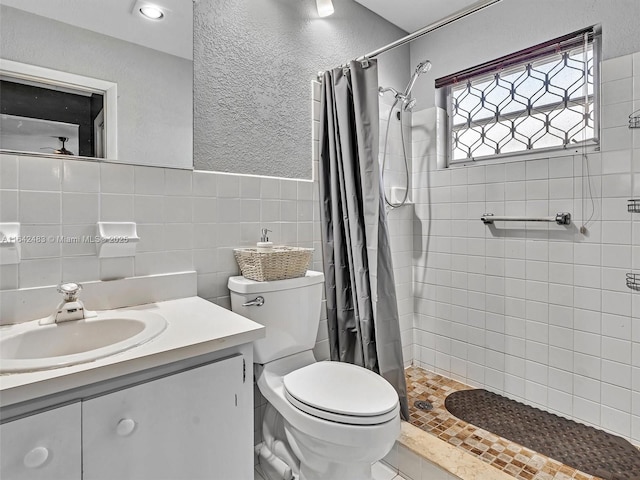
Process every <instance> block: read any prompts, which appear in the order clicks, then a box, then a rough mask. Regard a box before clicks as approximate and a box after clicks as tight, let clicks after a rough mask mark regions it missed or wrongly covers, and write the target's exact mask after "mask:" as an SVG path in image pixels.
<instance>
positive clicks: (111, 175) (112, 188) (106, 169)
mask: <svg viewBox="0 0 640 480" xmlns="http://www.w3.org/2000/svg"><path fill="white" fill-rule="evenodd" d="M100 192H101V193H128V194H132V193H133V192H134V167H133V166H132V165H120V164H116V163H101V164H100Z"/></svg>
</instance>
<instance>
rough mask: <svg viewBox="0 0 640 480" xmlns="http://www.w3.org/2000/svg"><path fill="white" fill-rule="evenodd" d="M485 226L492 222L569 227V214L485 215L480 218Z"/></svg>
mask: <svg viewBox="0 0 640 480" xmlns="http://www.w3.org/2000/svg"><path fill="white" fill-rule="evenodd" d="M480 220H482V221H483V222H484V224H485V225H493V222H496V221H498V222H556V223H557V224H558V225H571V214H570V213H567V212H559V213H556V216H555V217H505V216H500V215H494V214H493V213H485V214H484V215H482V216H481V217H480Z"/></svg>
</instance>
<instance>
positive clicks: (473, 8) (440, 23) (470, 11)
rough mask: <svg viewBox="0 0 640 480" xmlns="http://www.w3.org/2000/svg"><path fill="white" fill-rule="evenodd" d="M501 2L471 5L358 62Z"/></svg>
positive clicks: (359, 60) (485, 0)
mask: <svg viewBox="0 0 640 480" xmlns="http://www.w3.org/2000/svg"><path fill="white" fill-rule="evenodd" d="M500 1H501V0H482V1H480V2H476V3H474V4H473V5H470V6H469V7H467V8H465V9H463V10H460V11H458V12H456V13H453V14H451V15H449V16H448V17H445V18H443V19H442V20H438V21H437V22H434V23H432V24H430V25H427V26H426V27H424V28H421V29H420V30H416V31H415V32H413V33H410V34H409V35H407V36H406V37H402V38H400V39H398V40H396V41H395V42H392V43H390V44H389V45H385V46H384V47H381V48H379V49H377V50H374V51H373V52H371V53H368V54H366V55H363V56H361V57H358V58H357V59H356V61H358V62H361V61H363V60H365V59H371V58H374V57H377V56H378V55H380V54H381V53H384V52H388V51H389V50H393V49H394V48H397V47H401V46H402V45H406V44H407V43H409V42H412V41H414V40H415V39H416V38H419V37H421V36H423V35H426V34H427V33H431V32H433V31H434V30H437V29H438V28H441V27H444V26H445V25H449V24H450V23H453V22H456V21H458V20H460V19H462V18H464V17H466V16H468V15H471V14H473V13H476V12H479V11H480V10H482V9H484V8H487V7H489V6H491V5H493V4H494V3H498V2H500Z"/></svg>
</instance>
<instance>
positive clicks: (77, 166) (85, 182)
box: [62, 160, 100, 193]
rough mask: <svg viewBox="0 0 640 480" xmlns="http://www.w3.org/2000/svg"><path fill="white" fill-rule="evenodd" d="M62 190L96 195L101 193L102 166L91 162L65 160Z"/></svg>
mask: <svg viewBox="0 0 640 480" xmlns="http://www.w3.org/2000/svg"><path fill="white" fill-rule="evenodd" d="M62 190H63V191H65V192H83V193H94V192H99V191H100V164H99V163H96V162H89V161H78V160H64V161H63V174H62Z"/></svg>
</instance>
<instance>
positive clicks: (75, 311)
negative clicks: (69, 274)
mask: <svg viewBox="0 0 640 480" xmlns="http://www.w3.org/2000/svg"><path fill="white" fill-rule="evenodd" d="M80 290H82V285H80V284H79V283H72V282H69V283H62V284H60V285H58V293H62V294H63V295H64V298H63V300H62V302H60V305H58V308H57V310H56V312H55V313H53V314H51V315H49V316H48V317H47V318H43V319H42V320H40V325H50V324H52V323H60V322H68V321H71V320H83V319H85V318H90V317H95V316H97V314H96V312H92V311H90V310H86V309H85V308H84V303H82V300H79V299H78V293H79V292H80Z"/></svg>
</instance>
